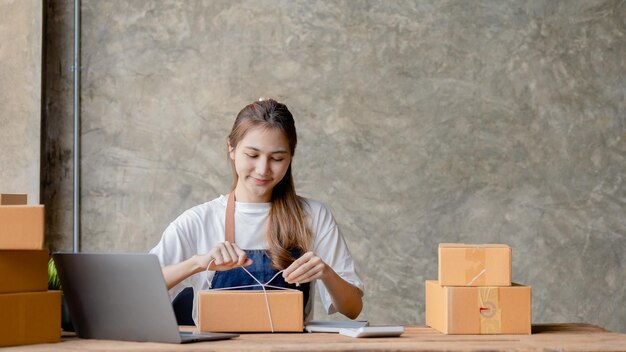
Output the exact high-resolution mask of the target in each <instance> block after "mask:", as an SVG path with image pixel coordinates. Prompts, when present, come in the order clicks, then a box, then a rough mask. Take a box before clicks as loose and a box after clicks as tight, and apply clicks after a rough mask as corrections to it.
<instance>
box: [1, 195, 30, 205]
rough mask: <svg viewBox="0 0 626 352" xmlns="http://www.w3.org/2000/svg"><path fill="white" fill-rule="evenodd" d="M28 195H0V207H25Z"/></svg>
mask: <svg viewBox="0 0 626 352" xmlns="http://www.w3.org/2000/svg"><path fill="white" fill-rule="evenodd" d="M26 204H28V195H26V194H0V205H26Z"/></svg>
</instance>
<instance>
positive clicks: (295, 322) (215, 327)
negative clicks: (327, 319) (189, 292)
mask: <svg viewBox="0 0 626 352" xmlns="http://www.w3.org/2000/svg"><path fill="white" fill-rule="evenodd" d="M267 300H268V302H269V307H270V312H271V319H272V323H273V325H274V332H285V331H293V332H302V331H303V329H304V317H303V314H304V312H303V295H302V292H300V291H292V290H289V291H287V290H268V291H267ZM198 328H199V329H200V331H205V332H271V331H272V327H271V325H270V317H269V316H268V310H267V304H266V301H265V294H264V293H263V291H260V290H254V291H252V290H223V291H210V290H209V291H200V292H199V293H198Z"/></svg>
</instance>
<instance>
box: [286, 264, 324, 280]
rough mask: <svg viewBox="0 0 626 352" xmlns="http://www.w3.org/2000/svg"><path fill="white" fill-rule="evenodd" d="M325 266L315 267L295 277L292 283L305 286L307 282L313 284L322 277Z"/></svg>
mask: <svg viewBox="0 0 626 352" xmlns="http://www.w3.org/2000/svg"><path fill="white" fill-rule="evenodd" d="M322 270H323V265H320V266H315V267H314V268H312V269H311V270H309V271H307V272H305V273H303V274H302V275H300V276H298V277H295V278H294V279H293V280H291V281H292V283H296V284H305V283H307V282H311V281H313V280H315V279H319V278H320V277H321V276H322Z"/></svg>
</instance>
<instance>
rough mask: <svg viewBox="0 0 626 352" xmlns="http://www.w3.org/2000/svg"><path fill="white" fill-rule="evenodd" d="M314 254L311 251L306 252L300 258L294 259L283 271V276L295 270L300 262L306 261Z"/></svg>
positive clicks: (285, 276)
mask: <svg viewBox="0 0 626 352" xmlns="http://www.w3.org/2000/svg"><path fill="white" fill-rule="evenodd" d="M312 256H314V254H313V252H306V253H304V255H302V256H301V257H300V258H298V259H296V260H294V261H293V263H291V265H289V266H288V267H287V269H285V271H283V278H287V277H288V276H289V275H291V273H293V272H294V271H295V270H297V269H298V268H299V267H300V266H301V265H302V264H304V263H306V262H308V261H309V259H311V257H312Z"/></svg>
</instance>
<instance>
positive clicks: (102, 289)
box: [53, 253, 239, 343]
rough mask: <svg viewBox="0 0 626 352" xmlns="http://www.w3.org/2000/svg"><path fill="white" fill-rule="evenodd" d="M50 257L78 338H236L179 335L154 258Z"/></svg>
mask: <svg viewBox="0 0 626 352" xmlns="http://www.w3.org/2000/svg"><path fill="white" fill-rule="evenodd" d="M53 257H54V263H55V264H56V267H57V272H58V274H59V278H60V279H61V285H62V286H63V294H64V295H65V299H66V302H67V305H68V308H69V311H70V316H71V318H72V324H73V325H74V329H75V330H76V334H77V335H78V337H81V338H86V339H106V340H126V341H150V342H169V343H188V342H197V341H210V340H223V339H229V338H232V337H236V336H239V335H238V334H227V333H189V332H181V331H179V330H178V325H177V323H176V317H175V316H174V310H173V308H172V304H171V302H170V299H169V295H168V293H167V287H166V286H165V280H164V279H163V273H162V272H161V266H160V264H159V261H158V259H157V257H156V256H155V255H153V254H128V253H55V254H53Z"/></svg>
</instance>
